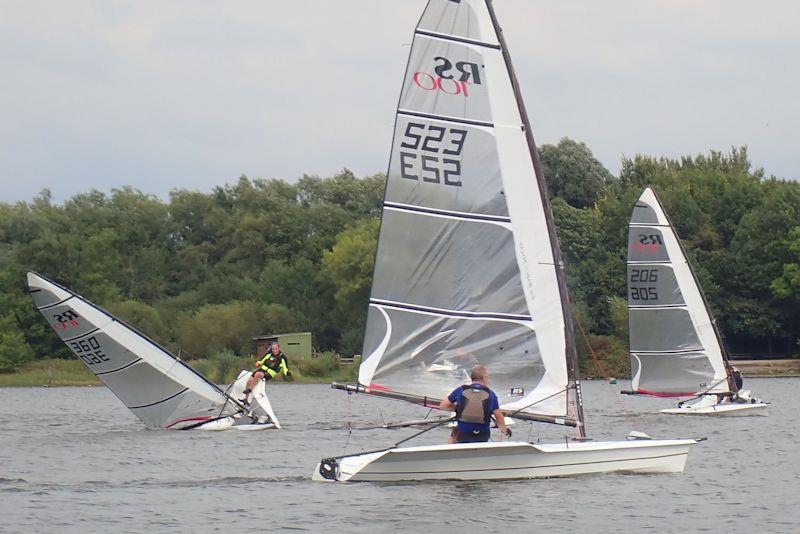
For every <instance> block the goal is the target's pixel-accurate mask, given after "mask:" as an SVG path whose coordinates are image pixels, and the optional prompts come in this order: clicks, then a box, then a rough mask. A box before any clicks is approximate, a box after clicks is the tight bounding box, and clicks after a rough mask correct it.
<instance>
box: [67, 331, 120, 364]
mask: <svg viewBox="0 0 800 534" xmlns="http://www.w3.org/2000/svg"><path fill="white" fill-rule="evenodd" d="M69 346H70V347H71V348H72V352H74V353H75V355H76V356H78V358H80V359H81V360H83V361H84V362H85V363H86V365H94V364H96V363H102V362H110V361H111V360H110V359H109V358H108V356H106V355H105V353H104V352H103V351H102V350H101V349H100V342H99V341H97V340H96V339H95V337H94V336H92V337H90V338H88V339H82V340H80V341H70V342H69Z"/></svg>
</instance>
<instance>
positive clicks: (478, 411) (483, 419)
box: [456, 384, 492, 425]
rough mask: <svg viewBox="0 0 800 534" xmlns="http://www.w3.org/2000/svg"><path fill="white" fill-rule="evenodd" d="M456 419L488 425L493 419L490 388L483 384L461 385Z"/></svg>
mask: <svg viewBox="0 0 800 534" xmlns="http://www.w3.org/2000/svg"><path fill="white" fill-rule="evenodd" d="M456 419H457V420H459V421H461V422H464V423H477V424H482V425H488V424H489V422H490V421H491V419H492V414H491V413H490V412H489V388H487V387H486V386H483V385H481V384H465V385H463V386H461V398H460V399H459V401H458V404H457V405H456Z"/></svg>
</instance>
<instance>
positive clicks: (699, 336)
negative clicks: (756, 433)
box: [626, 187, 769, 415]
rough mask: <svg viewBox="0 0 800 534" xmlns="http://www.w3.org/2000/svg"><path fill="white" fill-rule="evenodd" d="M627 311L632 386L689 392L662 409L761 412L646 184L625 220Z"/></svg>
mask: <svg viewBox="0 0 800 534" xmlns="http://www.w3.org/2000/svg"><path fill="white" fill-rule="evenodd" d="M628 317H629V335H630V355H631V374H632V380H631V382H632V388H633V391H631V392H626V393H633V394H641V395H651V396H656V397H689V396H690V397H693V399H690V400H689V401H684V402H680V403H679V404H678V407H677V408H669V409H665V410H661V413H665V414H673V415H677V414H686V415H766V414H767V406H769V404H768V403H765V402H762V401H761V400H760V399H758V398H756V397H753V396H752V395H751V393H750V391H747V390H742V389H741V386H742V383H741V374H739V372H738V370H737V369H736V368H735V367H733V366H732V365H731V364H730V361H729V358H728V350H727V348H726V347H725V343H724V342H723V340H722V335H721V333H720V331H719V328H718V327H717V323H716V321H715V320H714V317H713V316H712V315H711V311H710V310H709V309H708V304H707V302H706V298H705V295H704V294H703V291H702V289H701V288H700V284H699V282H698V280H697V276H696V275H695V272H694V269H693V268H692V265H691V263H689V259H688V258H687V256H686V252H685V250H684V249H683V244H682V243H681V240H680V238H679V237H678V234H677V232H675V227H674V226H673V225H672V222H671V221H670V220H669V217H667V214H666V211H664V206H662V204H661V201H660V200H659V198H658V196H657V195H656V192H655V191H654V190H653V189H651V188H649V187H648V188H647V189H645V190H644V192H643V193H642V195H641V197H639V200H638V201H637V202H636V204H635V205H634V208H633V214H632V215H631V221H630V225H629V227H628Z"/></svg>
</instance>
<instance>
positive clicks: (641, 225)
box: [628, 223, 669, 228]
mask: <svg viewBox="0 0 800 534" xmlns="http://www.w3.org/2000/svg"><path fill="white" fill-rule="evenodd" d="M628 226H630V227H631V228H649V227H651V226H652V227H657V228H669V225H668V224H658V223H630V224H628Z"/></svg>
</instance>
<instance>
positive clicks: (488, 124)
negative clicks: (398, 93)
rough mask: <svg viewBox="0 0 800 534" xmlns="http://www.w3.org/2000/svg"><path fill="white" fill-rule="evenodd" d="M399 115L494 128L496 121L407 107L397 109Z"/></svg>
mask: <svg viewBox="0 0 800 534" xmlns="http://www.w3.org/2000/svg"><path fill="white" fill-rule="evenodd" d="M397 114H398V115H409V116H411V117H420V118H423V119H432V120H435V121H443V122H457V123H459V124H469V125H471V126H483V127H485V128H494V123H491V122H486V121H476V120H472V119H462V118H459V117H448V116H447V115H434V114H432V113H421V112H419V111H409V110H407V109H399V108H398V110H397Z"/></svg>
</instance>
